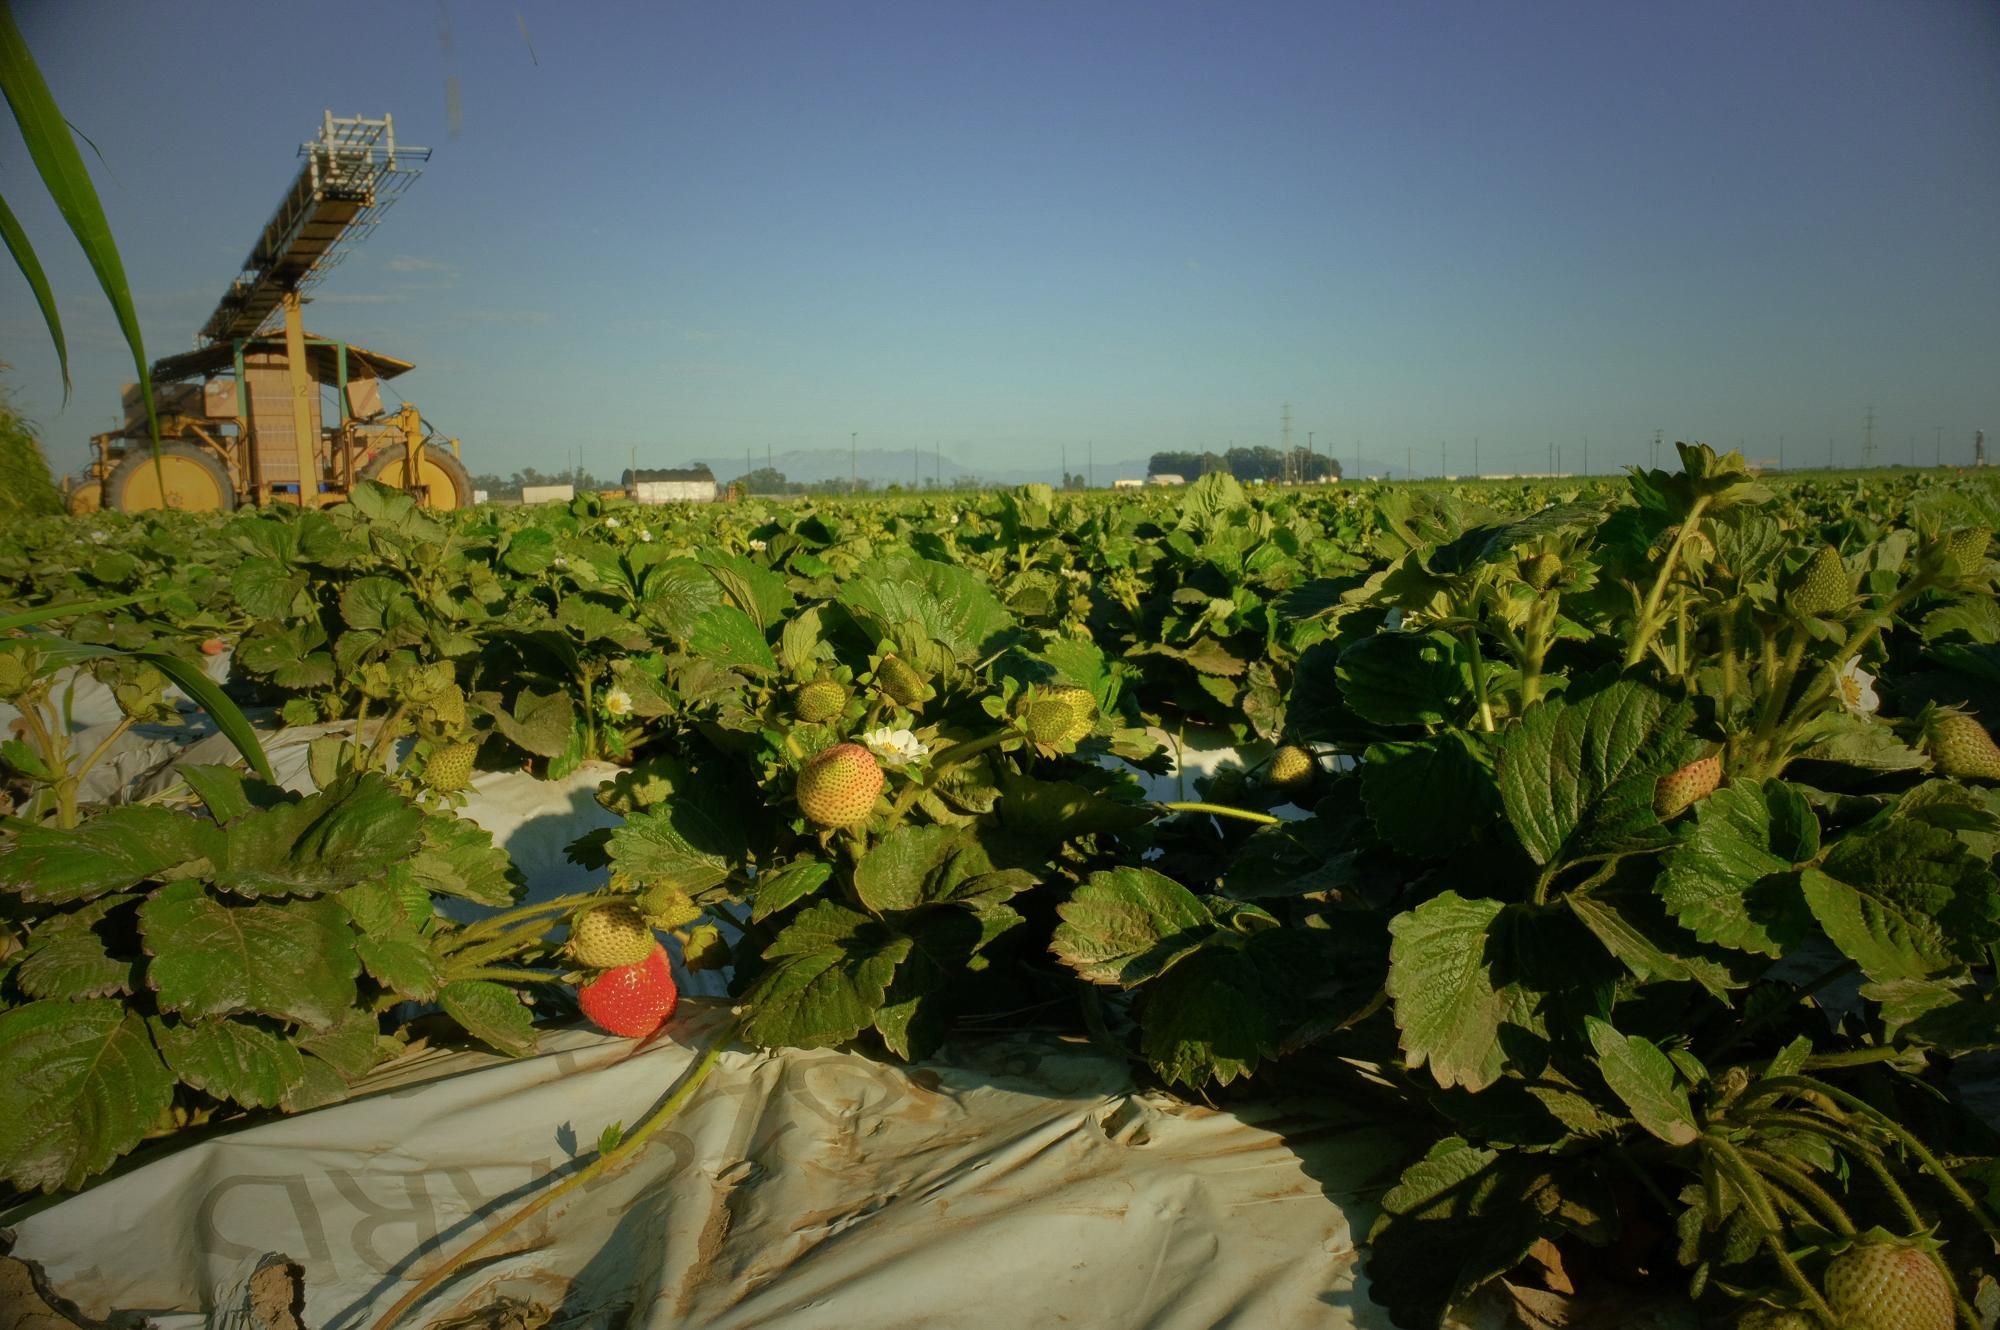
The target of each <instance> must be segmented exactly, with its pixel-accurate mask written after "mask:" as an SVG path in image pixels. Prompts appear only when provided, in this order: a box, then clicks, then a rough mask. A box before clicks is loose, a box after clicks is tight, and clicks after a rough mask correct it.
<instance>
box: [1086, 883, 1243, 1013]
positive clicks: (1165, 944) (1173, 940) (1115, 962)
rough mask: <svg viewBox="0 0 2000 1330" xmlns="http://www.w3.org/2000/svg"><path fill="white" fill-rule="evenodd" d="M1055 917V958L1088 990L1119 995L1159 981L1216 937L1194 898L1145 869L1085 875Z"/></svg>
mask: <svg viewBox="0 0 2000 1330" xmlns="http://www.w3.org/2000/svg"><path fill="white" fill-rule="evenodd" d="M1056 913H1057V914H1059V915H1061V916H1062V922H1061V923H1060V924H1058V925H1056V930H1055V936H1054V937H1053V938H1052V939H1051V940H1050V943H1049V950H1050V951H1052V952H1054V953H1055V955H1056V958H1057V959H1058V960H1060V961H1062V963H1063V964H1065V965H1067V966H1069V967H1070V968H1071V969H1072V970H1075V971H1076V972H1077V973H1078V974H1079V975H1081V976H1083V977H1084V978H1085V979H1088V980H1090V981H1091V982H1092V983H1097V984H1118V985H1120V986H1122V987H1125V988H1131V987H1133V986H1135V985H1137V984H1141V983H1144V982H1145V981H1146V980H1148V979H1153V978H1157V977H1158V976H1160V975H1162V974H1165V973H1166V972H1167V971H1168V970H1169V969H1171V968H1172V967H1173V966H1174V965H1175V964H1177V963H1178V962H1180V961H1182V960H1185V959H1186V958H1187V957H1189V956H1191V955H1193V954H1194V953H1195V952H1196V951H1197V950H1199V949H1200V947H1201V945H1202V943H1203V942H1205V941H1207V940H1208V939H1209V938H1210V937H1211V936H1213V935H1214V934H1215V932H1216V927H1215V919H1214V916H1213V915H1211V914H1210V913H1209V911H1208V908H1207V907H1206V906H1204V905H1203V904H1202V903H1201V901H1200V899H1199V898H1197V897H1196V896H1195V894H1194V893H1193V892H1191V891H1189V890H1188V889H1187V888H1186V887H1183V886H1182V885H1181V884H1180V883H1178V882H1176V881H1174V880H1173V879H1172V878H1170V877H1167V876H1165V875H1163V874H1161V873H1156V872H1154V871H1153V870H1152V869H1150V868H1114V869H1112V870H1110V871H1109V872H1101V873H1092V874H1091V875H1090V877H1089V879H1088V880H1087V881H1085V882H1083V883H1082V884H1080V885H1079V886H1078V887H1077V889H1076V890H1075V891H1074V892H1072V893H1071V895H1070V898H1069V899H1068V900H1067V901H1065V902H1063V903H1062V904H1061V905H1058V906H1057V907H1056Z"/></svg>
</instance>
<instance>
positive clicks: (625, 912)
mask: <svg viewBox="0 0 2000 1330" xmlns="http://www.w3.org/2000/svg"><path fill="white" fill-rule="evenodd" d="M657 945H658V942H657V941H656V940H655V938H654V937H653V930H652V929H651V928H650V927H648V926H647V924H646V918H645V916H644V915H642V914H640V913H639V911H638V910H637V909H636V908H634V907H633V906H631V905H628V904H626V903H625V902H624V901H599V902H597V903H596V904H594V905H588V906H585V907H584V908H583V909H582V910H579V911H578V912H577V915H576V918H575V919H573V920H571V921H570V926H569V954H570V955H571V956H574V957H575V958H576V963H577V964H578V965H582V966H585V967H587V968H589V969H592V970H610V969H614V968H616V967H617V966H620V965H637V964H638V963H639V962H640V961H643V960H645V959H646V957H648V956H650V955H652V954H653V948H654V947H655V946H657Z"/></svg>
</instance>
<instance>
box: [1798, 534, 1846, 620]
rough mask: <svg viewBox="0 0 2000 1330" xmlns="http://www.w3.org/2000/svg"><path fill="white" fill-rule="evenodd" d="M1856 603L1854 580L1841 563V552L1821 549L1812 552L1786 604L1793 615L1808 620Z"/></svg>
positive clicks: (1832, 548)
mask: <svg viewBox="0 0 2000 1330" xmlns="http://www.w3.org/2000/svg"><path fill="white" fill-rule="evenodd" d="M1853 599H1854V579H1853V578H1851V577H1849V576H1848V574H1847V565H1846V564H1844V563H1842V562H1841V561H1840V551H1839V550H1836V549H1835V548H1834V547H1833V546H1831V545H1822V546H1820V547H1819V548H1818V549H1817V550H1815V551H1813V556H1812V559H1811V561H1810V562H1808V563H1807V564H1806V566H1805V567H1804V568H1803V569H1802V570H1801V571H1800V573H1799V580H1798V581H1797V582H1796V583H1795V584H1793V586H1792V590H1791V594H1789V595H1787V596H1786V597H1785V604H1786V606H1787V607H1789V608H1790V609H1791V610H1792V612H1793V613H1795V614H1802V615H1806V616H1808V617H1810V616H1812V615H1816V614H1831V613H1833V612H1834V611H1835V610H1842V609H1846V608H1847V605H1848V602H1849V601H1851V600H1853Z"/></svg>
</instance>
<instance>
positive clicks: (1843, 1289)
mask: <svg viewBox="0 0 2000 1330" xmlns="http://www.w3.org/2000/svg"><path fill="white" fill-rule="evenodd" d="M1826 1300H1827V1303H1828V1304H1829V1305H1830V1306H1832V1308H1833V1310H1834V1311H1835V1312H1836V1313H1838V1315H1839V1317H1840V1325H1841V1330H1952V1323H1953V1321H1954V1320H1955V1319H1956V1309H1955V1308H1954V1307H1953V1305H1952V1296H1951V1285H1950V1284H1949V1283H1947V1282H1946V1281H1945V1277H1944V1272H1943V1271H1941V1270H1939V1269H1938V1266H1937V1262H1936V1261H1934V1260H1932V1259H1931V1257H1930V1255H1929V1254H1928V1253H1926V1252H1924V1251H1923V1250H1922V1249H1920V1248H1918V1247H1916V1246H1914V1245H1913V1244H1911V1243H1908V1242H1904V1241H1901V1240H1899V1239H1895V1238H1889V1237H1887V1236H1886V1235H1884V1236H1882V1237H1876V1236H1875V1235H1874V1234H1870V1235H1869V1236H1867V1237H1864V1238H1863V1239H1862V1240H1861V1241H1860V1242H1859V1243H1858V1244H1856V1245H1855V1246H1853V1247H1850V1248H1848V1249H1847V1250H1846V1251H1844V1252H1842V1253H1841V1254H1840V1255H1838V1256H1836V1257H1834V1258H1833V1263H1832V1264H1831V1265H1829V1266H1827V1268H1826Z"/></svg>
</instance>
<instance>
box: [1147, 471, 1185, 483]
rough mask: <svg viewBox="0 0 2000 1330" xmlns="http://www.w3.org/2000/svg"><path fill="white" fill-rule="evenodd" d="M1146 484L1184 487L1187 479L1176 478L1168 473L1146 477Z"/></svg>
mask: <svg viewBox="0 0 2000 1330" xmlns="http://www.w3.org/2000/svg"><path fill="white" fill-rule="evenodd" d="M1146 483H1147V484H1149V485H1185V484H1187V477H1186V476H1177V475H1174V474H1173V473H1172V472H1171V471H1169V472H1166V473H1164V474H1162V475H1157V476H1147V477H1146Z"/></svg>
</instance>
